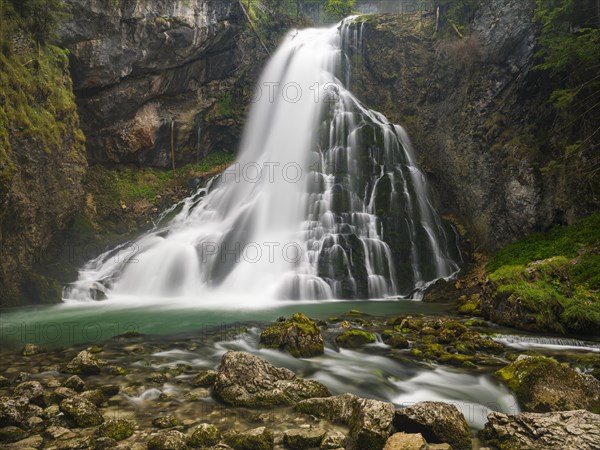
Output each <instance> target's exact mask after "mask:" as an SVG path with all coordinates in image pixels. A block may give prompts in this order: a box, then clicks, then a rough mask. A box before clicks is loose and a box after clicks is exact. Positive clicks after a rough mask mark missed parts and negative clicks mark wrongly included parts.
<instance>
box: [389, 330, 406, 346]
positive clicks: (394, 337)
mask: <svg viewBox="0 0 600 450" xmlns="http://www.w3.org/2000/svg"><path fill="white" fill-rule="evenodd" d="M383 342H384V344H386V345H389V346H390V347H392V348H408V347H409V343H408V339H406V337H404V335H402V334H400V333H393V334H391V335H389V336H386V338H385V339H384V340H383Z"/></svg>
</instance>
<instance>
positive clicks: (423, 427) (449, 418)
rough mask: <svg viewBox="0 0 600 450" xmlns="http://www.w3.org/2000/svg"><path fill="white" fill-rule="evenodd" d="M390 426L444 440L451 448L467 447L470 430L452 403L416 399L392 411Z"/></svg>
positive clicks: (469, 443) (469, 441)
mask: <svg viewBox="0 0 600 450" xmlns="http://www.w3.org/2000/svg"><path fill="white" fill-rule="evenodd" d="M394 427H395V428H396V429H397V430H399V431H403V432H406V433H421V434H422V435H423V437H424V438H425V439H426V440H427V442H431V443H440V444H442V443H448V444H450V445H452V447H453V448H457V449H470V448H472V443H471V430H470V429H469V425H468V424H467V421H466V420H465V417H464V416H463V415H462V413H461V412H460V411H459V410H458V409H457V408H456V406H454V405H450V404H448V403H443V402H419V403H416V404H414V405H412V406H409V407H407V408H403V409H400V410H398V411H396V414H395V417H394Z"/></svg>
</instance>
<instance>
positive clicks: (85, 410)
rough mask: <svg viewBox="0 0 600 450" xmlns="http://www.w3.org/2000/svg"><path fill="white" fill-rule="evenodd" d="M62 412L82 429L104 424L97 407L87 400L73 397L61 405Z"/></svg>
mask: <svg viewBox="0 0 600 450" xmlns="http://www.w3.org/2000/svg"><path fill="white" fill-rule="evenodd" d="M60 410H61V412H63V413H64V414H65V415H66V416H67V417H68V418H69V419H71V420H73V421H74V422H75V423H76V424H77V426H79V427H81V428H87V427H94V426H97V425H100V424H101V423H102V422H104V418H103V417H102V415H101V414H100V412H99V411H98V409H97V408H96V406H95V405H94V404H93V403H92V402H90V401H88V400H85V399H82V398H79V397H71V398H67V399H65V400H63V401H62V402H61V403H60Z"/></svg>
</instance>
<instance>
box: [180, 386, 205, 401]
mask: <svg viewBox="0 0 600 450" xmlns="http://www.w3.org/2000/svg"><path fill="white" fill-rule="evenodd" d="M207 397H210V391H209V390H208V389H205V388H198V389H193V390H191V391H188V392H186V393H185V394H184V396H183V398H184V399H185V400H187V401H188V402H197V401H198V400H202V399H203V398H207Z"/></svg>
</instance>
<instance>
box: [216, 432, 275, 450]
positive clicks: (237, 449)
mask: <svg viewBox="0 0 600 450" xmlns="http://www.w3.org/2000/svg"><path fill="white" fill-rule="evenodd" d="M226 442H227V445H229V446H230V447H232V448H233V449H234V450H272V449H273V447H274V446H275V443H274V438H273V433H271V432H270V431H269V430H267V429H266V428H265V427H260V428H255V429H253V430H249V431H246V432H244V433H238V434H234V435H232V436H229V437H228V438H227V439H226Z"/></svg>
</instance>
